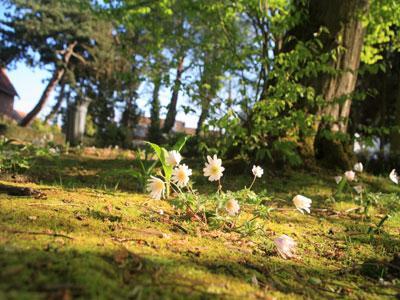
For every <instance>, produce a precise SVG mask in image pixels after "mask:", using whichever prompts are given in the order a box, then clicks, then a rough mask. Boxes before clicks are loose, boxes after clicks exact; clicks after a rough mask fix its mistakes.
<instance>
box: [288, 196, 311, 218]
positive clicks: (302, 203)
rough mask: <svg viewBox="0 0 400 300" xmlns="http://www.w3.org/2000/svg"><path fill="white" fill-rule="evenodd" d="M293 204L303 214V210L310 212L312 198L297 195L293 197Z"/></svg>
mask: <svg viewBox="0 0 400 300" xmlns="http://www.w3.org/2000/svg"><path fill="white" fill-rule="evenodd" d="M292 201H293V204H294V206H296V208H297V209H298V210H299V211H300V212H301V213H302V214H304V211H306V212H308V213H310V207H311V203H312V200H311V199H310V198H307V197H304V196H302V195H297V196H295V197H294V198H293V200H292Z"/></svg>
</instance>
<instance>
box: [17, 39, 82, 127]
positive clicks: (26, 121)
mask: <svg viewBox="0 0 400 300" xmlns="http://www.w3.org/2000/svg"><path fill="white" fill-rule="evenodd" d="M76 44H77V42H73V43H72V44H70V45H69V46H68V48H67V49H65V51H64V53H63V66H61V67H58V68H56V70H55V72H54V74H53V76H52V77H51V79H50V81H49V83H48V84H47V86H46V88H45V89H44V91H43V94H42V96H41V97H40V99H39V102H38V103H37V104H36V106H35V107H34V108H33V109H32V110H31V111H30V112H29V113H28V114H27V115H26V116H25V118H23V119H22V120H21V122H20V123H19V125H20V126H22V127H27V126H29V125H30V124H31V123H32V122H33V120H34V119H35V118H36V117H37V115H38V114H39V113H40V112H41V110H42V109H43V107H44V106H45V105H46V103H47V101H48V100H49V97H50V94H51V93H52V92H53V90H54V89H55V88H56V86H57V84H58V83H59V81H60V80H61V78H62V77H63V75H64V73H65V68H66V67H67V65H68V63H69V60H70V58H71V56H72V53H73V51H74V48H75V46H76Z"/></svg>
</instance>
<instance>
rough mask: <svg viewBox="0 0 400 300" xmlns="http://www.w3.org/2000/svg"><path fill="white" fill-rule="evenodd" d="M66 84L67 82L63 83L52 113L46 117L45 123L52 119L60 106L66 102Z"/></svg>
mask: <svg viewBox="0 0 400 300" xmlns="http://www.w3.org/2000/svg"><path fill="white" fill-rule="evenodd" d="M65 86H66V84H65V83H63V84H62V85H61V90H60V94H59V95H58V98H57V102H56V104H54V106H53V108H52V109H51V111H50V113H49V114H48V115H47V116H46V118H45V119H44V123H45V124H46V123H47V122H49V121H51V120H52V119H53V118H54V117H55V115H56V114H57V113H58V111H59V110H60V107H61V105H62V103H63V102H64V96H65V95H64V94H65V93H64V92H65Z"/></svg>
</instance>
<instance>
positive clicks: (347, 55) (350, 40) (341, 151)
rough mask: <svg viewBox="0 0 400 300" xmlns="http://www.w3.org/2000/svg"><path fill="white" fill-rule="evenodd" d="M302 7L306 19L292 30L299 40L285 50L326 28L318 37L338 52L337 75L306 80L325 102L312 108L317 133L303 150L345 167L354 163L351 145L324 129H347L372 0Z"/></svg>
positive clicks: (315, 0)
mask: <svg viewBox="0 0 400 300" xmlns="http://www.w3.org/2000/svg"><path fill="white" fill-rule="evenodd" d="M301 3H302V2H301ZM299 9H302V10H303V11H307V18H306V21H305V22H303V23H302V24H300V25H299V26H297V27H295V28H294V29H293V30H292V31H291V32H290V34H291V35H294V36H295V37H296V39H292V40H291V41H290V42H288V43H287V44H286V45H285V46H284V48H286V49H284V50H290V49H293V46H294V43H295V41H296V40H301V41H307V40H311V39H314V34H315V33H316V32H318V31H319V30H320V28H321V27H325V28H327V29H328V31H329V32H328V33H322V34H321V35H320V36H319V37H318V38H319V39H320V40H321V41H322V43H323V45H324V48H323V49H322V51H324V52H331V51H336V60H335V61H332V62H331V65H332V66H333V67H334V68H335V70H336V74H334V75H331V74H319V76H318V77H317V78H315V79H309V80H308V81H307V82H305V84H308V85H311V86H313V87H314V88H315V92H316V95H322V97H323V99H324V100H325V105H323V106H322V107H320V108H319V109H318V110H317V111H313V113H315V114H316V121H315V123H314V125H313V128H314V132H315V134H314V135H312V136H307V137H306V138H305V141H304V146H303V147H304V148H307V149H305V150H304V152H305V153H308V154H309V155H313V156H314V155H316V156H317V157H318V158H325V157H330V158H331V160H332V161H331V162H330V164H335V165H336V166H340V167H343V168H346V167H348V166H349V165H350V164H351V161H350V160H349V158H351V157H350V156H351V149H350V148H351V145H345V144H343V143H342V142H340V141H336V140H327V139H326V138H325V136H326V135H325V134H324V131H325V130H328V131H331V132H341V133H346V132H347V127H348V119H349V115H350V109H351V103H352V99H351V98H352V93H353V92H354V90H355V85H356V81H357V72H358V68H359V64H360V54H361V49H362V45H363V40H364V28H363V24H362V16H363V15H364V14H366V13H367V12H368V10H369V0H309V1H306V2H305V3H303V4H300V5H299ZM335 153H336V154H337V155H335ZM333 156H335V157H333Z"/></svg>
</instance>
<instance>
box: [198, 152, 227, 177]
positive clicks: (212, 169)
mask: <svg viewBox="0 0 400 300" xmlns="http://www.w3.org/2000/svg"><path fill="white" fill-rule="evenodd" d="M207 161H208V163H206V164H205V167H204V168H203V173H204V176H205V177H208V180H209V181H217V180H220V179H221V177H222V175H223V174H222V173H223V172H224V170H225V168H224V167H223V166H222V160H221V159H219V158H218V157H217V155H214V157H213V158H211V156H207Z"/></svg>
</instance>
